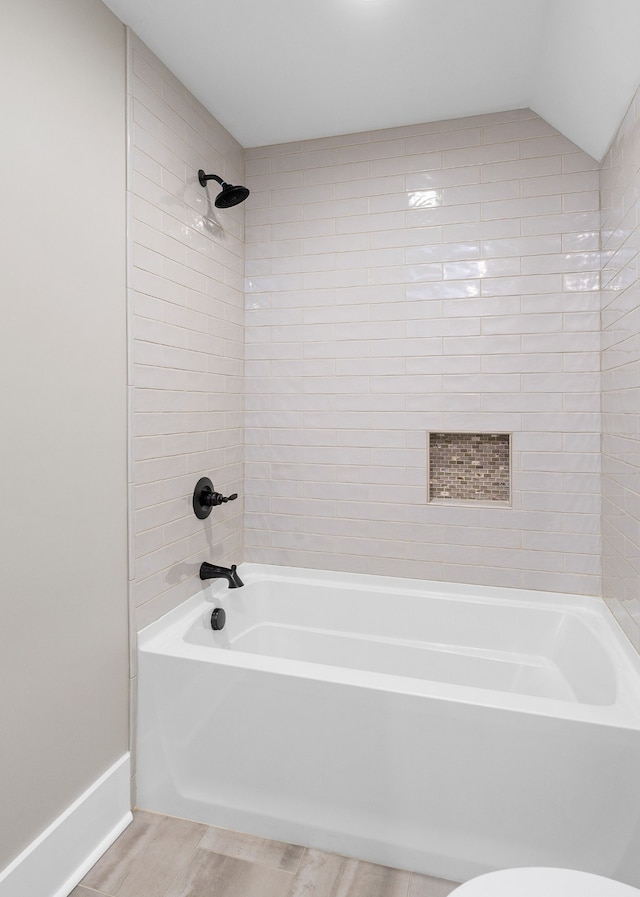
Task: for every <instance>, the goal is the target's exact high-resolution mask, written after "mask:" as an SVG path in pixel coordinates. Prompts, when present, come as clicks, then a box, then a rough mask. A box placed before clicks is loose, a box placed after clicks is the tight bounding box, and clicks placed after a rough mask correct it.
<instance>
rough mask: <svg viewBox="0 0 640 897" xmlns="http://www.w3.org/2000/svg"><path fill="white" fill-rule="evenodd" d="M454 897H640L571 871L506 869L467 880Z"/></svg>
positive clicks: (634, 891) (607, 881)
mask: <svg viewBox="0 0 640 897" xmlns="http://www.w3.org/2000/svg"><path fill="white" fill-rule="evenodd" d="M450 897H640V891H639V890H638V889H637V888H632V887H631V885H623V884H621V883H620V882H619V881H613V880H612V879H610V878H603V877H602V876H601V875H591V874H590V873H588V872H575V871H573V870H571V869H545V868H528V869H504V870H502V871H500V872H488V873H487V874H486V875H480V876H478V878H473V879H471V881H466V882H465V883H464V884H462V885H460V887H459V888H456V889H455V890H454V891H452V892H451V895H450Z"/></svg>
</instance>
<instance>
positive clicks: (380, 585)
mask: <svg viewBox="0 0 640 897" xmlns="http://www.w3.org/2000/svg"><path fill="white" fill-rule="evenodd" d="M244 576H245V577H246V584H245V587H244V588H242V589H233V590H228V589H226V587H222V588H220V586H219V584H216V586H214V587H209V588H208V589H207V590H205V593H204V597H205V602H206V604H205V606H204V608H203V609H202V610H201V612H200V613H199V614H197V615H196V616H195V618H194V619H193V620H192V621H191V622H190V624H189V625H188V627H187V629H186V633H185V635H184V639H185V641H186V642H187V643H188V644H192V645H198V646H202V647H210V648H214V649H222V650H223V651H225V652H232V653H234V654H242V655H252V656H254V657H255V656H259V657H271V658H277V659H280V660H284V661H292V662H297V663H300V662H302V663H306V664H318V665H323V666H328V667H338V668H341V669H345V670H360V671H364V672H370V673H375V674H383V675H392V676H397V677H404V678H407V679H413V680H424V681H430V682H439V683H447V684H449V685H454V686H458V685H459V686H465V687H471V688H480V689H485V690H491V691H498V692H503V693H506V694H515V695H523V696H533V697H540V698H549V699H552V700H556V701H565V702H574V703H581V704H590V705H596V706H597V705H600V706H611V705H613V704H615V702H616V700H617V698H618V684H619V678H620V677H619V675H617V671H616V669H615V666H614V664H613V663H612V652H611V645H610V644H607V638H606V636H607V635H610V632H609V631H608V629H607V627H606V625H605V627H604V632H603V622H604V623H605V624H606V623H607V620H606V614H608V611H607V610H606V608H605V607H604V605H603V604H602V602H598V601H597V600H595V599H593V600H589V599H586V600H585V599H582V600H581V602H580V604H578V603H577V602H576V601H575V600H572V599H571V598H567V596H560V595H558V596H551V597H549V596H545V599H544V600H542V601H540V599H539V596H536V598H535V599H534V598H533V597H532V596H531V593H524V594H523V595H518V594H517V593H516V592H515V591H513V590H493V591H489V590H477V591H476V593H475V594H471V593H468V594H466V593H465V591H464V589H463V590H462V592H457V593H456V592H452V591H451V589H450V588H449V589H443V587H442V586H441V585H440V584H436V583H421V584H419V585H418V584H415V583H413V584H407V583H406V582H405V584H399V585H398V584H397V581H394V580H392V579H387V580H386V581H384V580H385V578H384V577H363V578H361V579H360V581H348V580H347V582H346V584H345V581H344V580H343V579H341V578H336V579H334V580H331V579H325V580H324V581H320V582H317V581H315V580H314V578H313V577H312V576H310V575H309V574H307V575H306V576H305V575H304V574H302V573H301V572H300V571H297V572H294V571H289V572H287V571H280V572H278V573H273V572H272V573H269V574H268V575H265V574H264V572H261V573H260V572H258V571H257V570H255V569H252V565H246V570H245V571H244ZM381 580H382V581H381ZM478 591H479V592H481V593H482V594H478ZM214 606H215V607H222V608H223V609H224V610H225V612H226V616H227V622H226V626H225V628H224V629H223V630H220V631H213V630H212V629H211V624H210V618H211V609H212V607H214ZM603 611H604V615H603V613H602V612H603ZM603 635H604V636H605V637H604V638H603ZM639 697H640V695H639Z"/></svg>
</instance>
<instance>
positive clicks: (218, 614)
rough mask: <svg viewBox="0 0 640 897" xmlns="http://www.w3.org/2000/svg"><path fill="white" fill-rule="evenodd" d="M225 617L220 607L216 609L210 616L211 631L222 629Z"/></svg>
mask: <svg viewBox="0 0 640 897" xmlns="http://www.w3.org/2000/svg"><path fill="white" fill-rule="evenodd" d="M226 620H227V615H226V614H225V612H224V610H223V609H222V608H221V607H216V608H214V610H213V613H212V614H211V628H212V629H216V630H217V629H223V628H224V624H225V623H226Z"/></svg>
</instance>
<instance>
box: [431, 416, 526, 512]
mask: <svg viewBox="0 0 640 897" xmlns="http://www.w3.org/2000/svg"><path fill="white" fill-rule="evenodd" d="M510 449H511V439H510V434H509V433H429V492H428V501H434V502H454V503H456V502H458V503H465V504H466V503H467V502H474V501H478V502H499V503H500V504H502V505H505V504H507V505H508V504H509V502H510V492H511V489H510V472H511V464H510Z"/></svg>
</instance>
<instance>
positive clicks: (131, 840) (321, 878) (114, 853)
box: [70, 810, 456, 897]
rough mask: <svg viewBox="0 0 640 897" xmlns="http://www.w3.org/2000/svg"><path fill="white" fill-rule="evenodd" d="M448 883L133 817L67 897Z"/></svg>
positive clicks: (251, 894)
mask: <svg viewBox="0 0 640 897" xmlns="http://www.w3.org/2000/svg"><path fill="white" fill-rule="evenodd" d="M455 887H456V883H455V882H452V881H444V880H443V879H441V878H431V877H430V876H428V875H418V874H417V873H416V872H403V871H402V870H400V869H390V868H388V867H387V866H377V865H375V864H374V863H366V862H363V861H361V860H352V859H348V858H346V857H342V856H338V855H337V854H332V853H325V852H324V851H322V850H314V849H311V848H304V847H295V846H293V845H292V844H282V843H280V842H279V841H268V840H266V839H264V838H257V837H254V836H252V835H242V834H238V833H237V832H230V831H227V830H225V829H219V828H213V827H211V826H207V825H201V824H200V823H197V822H188V821H186V820H184V819H174V818H172V817H170V816H160V815H158V814H155V813H148V812H145V811H143V810H136V811H135V812H134V818H133V822H132V823H131V825H130V826H129V827H128V828H127V829H126V830H125V831H124V832H123V833H122V835H120V837H119V838H118V840H117V841H116V842H115V843H114V844H113V845H112V846H111V847H110V848H109V850H108V851H107V852H106V853H105V854H104V856H103V857H101V859H100V860H98V862H97V863H96V865H95V866H94V867H93V868H92V869H91V870H90V871H89V872H88V874H87V875H86V876H85V877H84V879H83V880H82V881H81V882H80V884H79V885H78V887H77V888H75V889H74V890H73V891H72V893H71V895H70V897H98V895H107V897H447V895H448V894H450V893H451V891H453V889H454V888H455Z"/></svg>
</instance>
